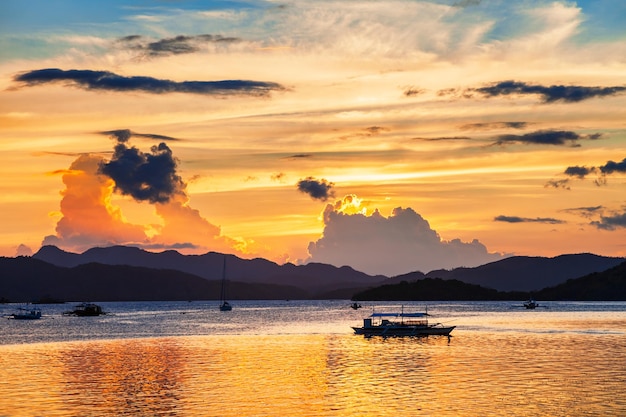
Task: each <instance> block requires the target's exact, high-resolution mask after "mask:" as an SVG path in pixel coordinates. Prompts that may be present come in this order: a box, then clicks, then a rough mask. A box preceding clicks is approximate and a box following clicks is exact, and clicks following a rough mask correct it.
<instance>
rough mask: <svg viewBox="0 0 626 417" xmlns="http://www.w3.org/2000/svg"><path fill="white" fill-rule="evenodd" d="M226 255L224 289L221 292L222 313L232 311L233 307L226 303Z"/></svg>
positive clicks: (223, 276)
mask: <svg viewBox="0 0 626 417" xmlns="http://www.w3.org/2000/svg"><path fill="white" fill-rule="evenodd" d="M226 284H227V283H226V255H224V266H223V267H222V288H221V290H220V311H231V310H232V309H233V306H232V305H230V303H229V302H228V301H226Z"/></svg>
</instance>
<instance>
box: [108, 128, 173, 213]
mask: <svg viewBox="0 0 626 417" xmlns="http://www.w3.org/2000/svg"><path fill="white" fill-rule="evenodd" d="M112 132H114V133H112V136H114V137H115V138H116V139H117V145H116V146H115V149H114V152H113V156H112V158H111V160H110V161H109V162H102V163H101V164H100V173H101V174H104V175H107V176H108V177H110V178H111V179H113V181H115V190H116V191H118V192H120V193H122V194H124V195H129V196H131V197H133V198H134V199H135V200H138V201H149V202H151V203H166V202H168V201H169V200H170V198H171V197H173V196H174V195H175V194H184V190H185V184H184V183H183V181H182V179H181V177H179V176H178V175H177V174H176V168H177V160H176V158H174V157H173V155H172V151H171V150H170V148H168V147H167V145H166V144H165V143H163V142H161V143H160V144H158V145H156V146H153V147H152V148H151V153H144V152H142V151H140V150H139V149H137V148H135V147H128V146H127V145H126V142H127V141H128V138H129V137H130V131H128V132H129V133H128V135H127V134H126V131H125V130H117V131H112Z"/></svg>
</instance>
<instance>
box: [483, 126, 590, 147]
mask: <svg viewBox="0 0 626 417" xmlns="http://www.w3.org/2000/svg"><path fill="white" fill-rule="evenodd" d="M600 137H601V135H600V134H592V135H581V134H578V133H576V132H572V131H568V130H538V131H536V132H530V133H525V134H523V135H500V136H497V137H496V142H495V143H494V144H495V145H505V144H508V143H525V144H534V145H570V146H580V145H579V144H578V143H577V141H578V140H581V139H590V140H596V139H599V138H600Z"/></svg>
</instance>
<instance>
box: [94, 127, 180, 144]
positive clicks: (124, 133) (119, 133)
mask: <svg viewBox="0 0 626 417" xmlns="http://www.w3.org/2000/svg"><path fill="white" fill-rule="evenodd" d="M99 133H100V134H102V135H107V136H114V137H116V138H117V140H118V141H119V142H127V141H128V140H129V139H130V137H131V136H134V137H139V138H146V139H154V140H166V141H175V140H179V139H176V138H173V137H171V136H165V135H156V134H153V133H137V132H133V131H132V130H129V129H120V130H108V131H104V132H99Z"/></svg>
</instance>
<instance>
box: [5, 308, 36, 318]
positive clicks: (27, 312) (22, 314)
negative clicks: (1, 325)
mask: <svg viewBox="0 0 626 417" xmlns="http://www.w3.org/2000/svg"><path fill="white" fill-rule="evenodd" d="M9 317H12V318H14V319H15V320H37V319H40V318H41V310H40V309H38V308H36V307H33V308H26V307H19V308H18V309H17V311H16V312H15V313H13V314H11V315H10V316H9Z"/></svg>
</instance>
